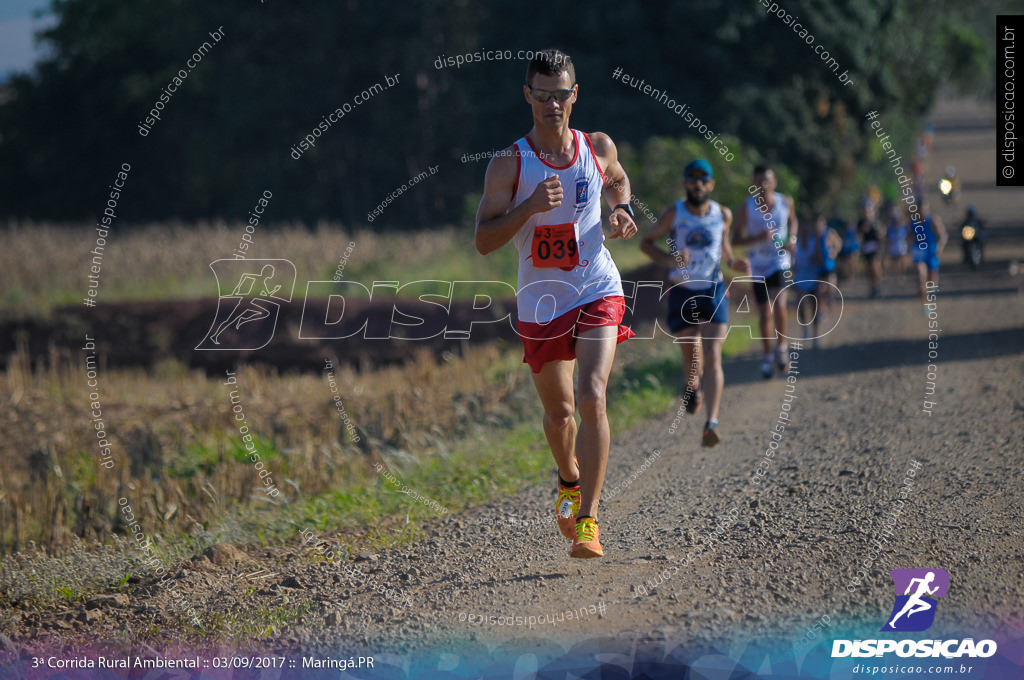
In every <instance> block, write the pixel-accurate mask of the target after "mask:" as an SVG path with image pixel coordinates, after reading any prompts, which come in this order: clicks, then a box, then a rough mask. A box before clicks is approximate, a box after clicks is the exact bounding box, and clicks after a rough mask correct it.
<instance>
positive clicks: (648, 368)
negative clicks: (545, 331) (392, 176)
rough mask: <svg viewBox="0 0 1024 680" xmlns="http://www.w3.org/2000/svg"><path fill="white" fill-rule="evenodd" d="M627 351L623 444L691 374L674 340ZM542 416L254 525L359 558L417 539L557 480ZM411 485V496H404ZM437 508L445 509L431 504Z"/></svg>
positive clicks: (735, 340)
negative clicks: (426, 529) (303, 534)
mask: <svg viewBox="0 0 1024 680" xmlns="http://www.w3.org/2000/svg"><path fill="white" fill-rule="evenodd" d="M749 343H750V340H749V338H746V337H745V336H743V335H741V334H738V333H731V334H730V335H729V337H728V339H727V341H726V344H725V348H724V350H723V354H724V356H727V357H728V356H735V355H737V354H739V353H741V352H743V351H744V350H745V349H746V347H747V345H749ZM620 347H621V348H622V350H621V354H622V357H621V359H622V361H621V363H620V362H619V360H617V366H616V369H615V371H614V372H613V376H612V379H611V381H610V383H609V388H608V419H609V424H610V427H611V430H612V434H613V436H615V435H618V434H621V433H622V432H624V431H626V430H628V429H630V428H632V427H636V426H639V425H642V424H643V423H644V422H646V421H647V420H649V419H651V418H654V417H657V416H658V415H660V414H662V413H664V412H665V411H667V410H669V409H670V408H671V407H672V405H673V401H674V400H675V399H676V398H677V397H678V387H677V386H678V385H679V384H680V378H681V375H682V365H681V360H680V355H679V349H678V348H677V346H676V345H675V344H674V343H672V341H671V340H670V339H669V338H661V339H655V340H653V341H644V342H642V343H641V342H636V343H633V345H632V346H631V344H630V343H626V344H624V345H621V346H620ZM520 356H521V355H520V354H519V350H518V348H516V349H512V350H510V351H508V352H506V353H505V354H503V355H502V359H501V360H500V361H499V362H497V363H498V365H496V366H495V367H494V378H495V379H502V376H504V375H507V371H508V368H509V367H510V366H515V365H517V364H518V361H519V358H520ZM520 370H521V369H520ZM530 389H532V387H531V388H530ZM540 415H541V411H540V408H539V404H536V403H534V404H532V405H531V409H530V410H529V411H528V412H527V413H526V414H525V415H524V417H523V419H522V420H521V421H520V422H516V423H507V424H505V425H504V426H502V427H498V428H495V427H493V426H488V425H481V426H478V427H477V428H475V429H474V430H473V431H472V432H471V433H468V434H467V436H465V437H463V438H462V439H460V440H457V441H451V442H448V443H447V447H446V450H445V451H443V452H442V453H440V454H439V455H434V456H430V457H426V458H425V459H419V460H418V461H417V462H415V463H405V464H399V463H397V462H396V461H394V460H390V459H388V458H387V457H385V463H386V465H387V468H388V470H389V471H390V474H391V475H392V476H393V477H394V478H395V479H396V480H397V482H398V485H397V487H396V484H394V483H392V482H391V481H389V480H388V479H387V478H385V477H384V475H383V474H382V473H381V474H379V473H377V472H375V471H374V469H373V468H372V467H370V466H366V467H365V468H363V470H362V471H359V470H357V471H355V472H354V473H353V475H352V476H351V477H350V478H349V479H348V481H347V484H346V485H345V486H344V487H343V488H336V489H334V490H331V491H329V492H327V493H323V494H319V495H316V496H311V497H308V498H305V499H303V500H302V501H301V502H299V503H297V504H295V505H294V506H291V507H288V508H284V509H276V510H275V511H274V512H277V513H278V518H279V519H281V518H282V515H281V513H282V512H283V518H284V521H281V522H276V523H274V522H265V520H266V519H267V518H266V517H264V516H265V515H268V513H267V512H264V513H260V517H259V518H258V519H257V518H255V517H254V518H253V519H254V520H255V523H254V525H253V526H257V525H258V526H261V527H262V529H263V530H264V531H265V532H266V533H265V534H263V535H262V539H263V540H269V541H270V542H275V541H281V540H289V539H292V538H294V537H295V535H296V534H297V532H298V530H300V529H302V528H307V527H308V528H310V529H312V530H313V531H315V532H316V533H317V534H318V535H320V537H321V538H332V539H335V538H336V539H338V540H339V541H340V543H341V545H342V547H343V548H347V550H348V551H349V552H350V553H355V552H358V551H360V550H363V549H367V548H385V547H392V546H396V545H401V544H405V543H408V542H409V541H412V540H416V539H417V538H419V537H420V536H421V535H422V528H423V525H424V523H425V522H428V521H431V520H437V519H439V518H442V517H444V516H446V515H448V514H452V513H457V512H459V511H461V510H464V509H466V508H470V507H473V506H475V505H479V504H481V503H486V502H489V501H491V500H493V499H494V498H498V497H501V496H505V495H511V494H514V493H517V492H518V491H521V490H523V489H524V488H527V487H528V486H530V485H532V484H536V483H539V482H543V481H544V480H546V479H548V478H549V477H550V476H551V475H552V474H553V470H554V463H553V461H552V458H551V453H550V451H549V450H548V446H547V441H546V439H545V437H544V432H543V428H542V426H541V418H540ZM385 471H387V470H385ZM403 485H404V486H405V487H407V488H408V490H409V491H410V492H411V493H408V494H407V493H403V492H402V491H401V489H402V486H403ZM413 494H418V495H419V496H420V497H422V498H423V500H424V502H420V501H419V500H417V498H416V497H415V496H414V495H413ZM431 501H433V502H435V503H436V504H437V505H439V506H441V507H440V509H438V508H436V507H432V506H431V505H429V504H428V503H429V502H431Z"/></svg>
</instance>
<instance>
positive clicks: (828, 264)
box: [818, 231, 836, 271]
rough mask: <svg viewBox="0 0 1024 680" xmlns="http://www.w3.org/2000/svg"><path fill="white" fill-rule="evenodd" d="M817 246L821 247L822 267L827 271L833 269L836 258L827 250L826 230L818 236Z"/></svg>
mask: <svg viewBox="0 0 1024 680" xmlns="http://www.w3.org/2000/svg"><path fill="white" fill-rule="evenodd" d="M818 248H820V249H821V262H822V267H823V268H824V269H826V270H827V271H832V270H833V269H835V268H836V258H834V257H832V255H831V253H829V252H828V231H826V232H825V233H824V234H822V235H821V236H819V237H818Z"/></svg>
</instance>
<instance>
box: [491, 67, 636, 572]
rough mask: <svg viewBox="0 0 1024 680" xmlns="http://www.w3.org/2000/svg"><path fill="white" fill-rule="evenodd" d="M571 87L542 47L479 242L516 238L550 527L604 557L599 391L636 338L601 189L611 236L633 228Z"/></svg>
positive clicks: (602, 147)
mask: <svg viewBox="0 0 1024 680" xmlns="http://www.w3.org/2000/svg"><path fill="white" fill-rule="evenodd" d="M578 91H579V88H578V87H577V85H576V70H575V67H574V66H573V63H572V60H571V59H570V58H569V56H568V55H566V54H564V53H563V52H560V51H558V50H544V51H543V52H541V53H539V54H538V56H537V57H535V58H534V59H533V60H532V61H531V62H530V65H529V67H528V69H527V71H526V85H525V86H524V87H523V96H524V97H525V99H526V101H527V103H528V104H530V106H531V108H532V110H533V128H531V129H530V131H529V132H528V133H527V134H526V135H525V136H524V137H522V138H520V139H519V140H518V141H517V142H516V143H515V144H513V145H512V146H511V147H509V148H508V149H507V153H506V154H504V155H500V156H499V155H495V157H494V158H493V159H492V160H491V162H490V164H489V165H488V166H487V175H486V178H485V179H484V194H483V197H482V198H481V200H480V207H479V209H478V210H477V215H476V248H477V250H478V251H479V252H480V253H481V254H482V255H487V254H488V253H491V252H494V251H495V250H497V249H498V248H500V247H502V246H503V245H505V244H506V243H508V242H509V241H512V242H513V244H514V245H515V247H516V249H517V250H518V251H519V285H518V293H517V295H516V299H517V307H518V313H519V321H518V329H517V330H518V332H519V335H520V337H521V338H522V340H523V345H524V346H525V356H524V358H523V361H524V363H528V364H529V365H530V369H531V371H532V373H533V382H534V385H535V386H536V388H537V393H538V394H539V395H540V400H541V403H542V404H543V406H544V434H545V435H546V437H547V440H548V445H549V446H550V447H551V453H552V455H553V456H554V458H555V462H556V463H557V464H558V478H559V480H558V499H557V501H556V512H557V513H558V516H557V521H558V527H559V529H560V530H561V532H562V534H564V535H565V536H566V538H571V539H573V543H572V548H571V549H570V551H569V555H570V556H571V557H601V556H602V555H603V554H604V551H603V550H602V548H601V542H600V540H599V536H598V528H597V505H598V501H599V499H600V498H601V487H602V486H603V484H604V474H605V466H606V465H607V462H608V448H609V445H610V440H611V435H610V433H609V429H608V417H607V414H606V412H605V391H606V388H607V384H608V376H609V373H610V372H611V367H612V360H613V359H614V357H615V346H616V345H617V344H618V343H620V342H622V341H623V340H626V339H627V338H629V337H632V336H633V332H632V331H631V330H629V328H627V327H625V326H623V325H621V322H622V316H623V313H624V311H625V301H624V299H623V294H622V281H621V279H620V277H619V271H618V269H617V268H616V267H615V263H614V262H613V261H612V258H611V255H610V254H609V253H608V250H607V249H606V248H605V247H604V232H603V231H602V228H601V197H602V196H603V197H604V199H605V200H606V201H607V202H608V205H609V206H613V207H612V212H611V216H610V217H609V223H610V224H611V233H610V234H609V238H631V237H632V236H633V235H635V234H636V231H637V227H636V224H635V223H634V222H633V211H632V210H631V209H630V207H629V200H630V191H629V178H627V177H626V173H625V172H624V171H623V169H622V166H621V165H620V164H619V160H618V152H617V151H616V148H615V144H614V143H612V140H611V139H610V138H609V137H608V136H607V135H605V134H604V133H601V132H595V133H593V134H592V135H588V134H586V133H584V132H580V131H578V130H573V129H572V128H570V127H569V116H570V114H571V113H572V107H573V104H574V103H575V102H576V98H577V95H578ZM565 186H567V187H569V196H568V200H565V193H564V190H563V187H565ZM576 365H578V366H579V397H578V400H577V399H576V398H575V395H574V394H573V369H574V367H575V366H576ZM577 404H578V405H579V414H580V419H581V421H582V422H581V424H580V427H579V429H578V430H577V427H576V421H575V419H574V417H573V416H574V414H575V412H576V405H577ZM577 456H579V461H578V462H577V458H576V457H577Z"/></svg>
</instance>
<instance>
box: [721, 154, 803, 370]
mask: <svg viewBox="0 0 1024 680" xmlns="http://www.w3.org/2000/svg"><path fill="white" fill-rule="evenodd" d="M775 186H776V180H775V173H774V172H773V171H772V169H771V168H770V167H768V166H767V165H759V166H757V167H756V168H754V183H753V184H752V185H750V189H749V192H750V193H751V194H752V195H751V196H750V197H749V198H748V199H747V200H746V201H744V202H743V203H742V204H741V205H740V207H739V208H738V209H737V210H736V224H737V227H736V230H735V231H733V234H732V245H734V246H743V245H749V246H750V249H749V255H750V271H751V274H752V275H753V276H755V277H758V278H763V279H764V281H755V282H754V299H755V300H757V311H758V316H759V320H760V326H761V343H762V346H763V348H764V358H763V360H762V361H761V375H762V376H764V378H765V379H766V380H767V379H769V378H771V377H772V375H773V374H774V371H775V367H776V366H778V369H779V371H780V372H782V373H785V372H786V371H788V370H789V359H788V357H789V351H788V349H789V348H788V347H787V346H786V312H787V310H786V293H785V291H784V288H785V286H786V285H788V284H789V283H791V282H792V278H793V275H792V273H791V272H790V271H789V268H790V254H791V253H792V252H793V249H794V247H795V246H796V231H797V222H796V210H795V209H794V207H793V199H792V198H790V197H788V196H783V195H782V194H780V193H778V192H777V191H775ZM773 321H774V324H773V323H772V322H773ZM772 338H775V341H776V345H775V361H774V363H773V362H772Z"/></svg>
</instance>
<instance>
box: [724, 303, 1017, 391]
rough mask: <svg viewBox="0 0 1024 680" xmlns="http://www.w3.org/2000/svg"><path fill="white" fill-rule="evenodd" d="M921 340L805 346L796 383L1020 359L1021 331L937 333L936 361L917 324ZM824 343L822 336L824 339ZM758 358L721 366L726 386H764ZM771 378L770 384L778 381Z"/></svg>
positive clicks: (746, 358)
mask: <svg viewBox="0 0 1024 680" xmlns="http://www.w3.org/2000/svg"><path fill="white" fill-rule="evenodd" d="M921 326H922V328H921V338H919V339H916V340H876V341H873V342H862V343H858V344H853V345H840V346H838V347H823V348H821V349H811V348H810V345H807V344H805V345H804V348H803V349H802V350H801V351H800V358H799V360H798V367H797V368H798V370H799V371H800V373H799V374H798V375H797V376H796V378H797V380H799V379H800V378H801V377H806V376H822V375H845V374H848V373H859V372H861V371H866V370H871V369H878V368H893V367H899V366H927V365H928V364H930V363H931V364H936V365H938V366H941V365H942V364H943V363H946V362H949V361H970V360H974V359H991V358H994V357H1000V356H1007V355H1013V354H1024V329H1021V328H1006V329H1000V330H994V331H987V332H984V333H962V334H959V335H953V334H947V333H940V334H939V341H938V343H939V347H938V349H937V350H936V351H937V352H938V358H936V359H929V358H928V337H927V335H925V333H926V332H927V329H926V328H925V327H924V326H925V324H924V319H923V318H922V323H921ZM826 340H827V336H826ZM760 365H761V359H760V358H759V357H757V356H753V357H751V356H744V357H737V358H735V359H727V360H726V361H725V362H724V368H725V384H726V387H728V386H729V385H737V384H748V383H758V382H767V381H765V380H764V378H762V377H761V370H760ZM782 379H783V377H780V375H779V374H776V377H775V378H774V379H773V380H775V381H781V380H782Z"/></svg>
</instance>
